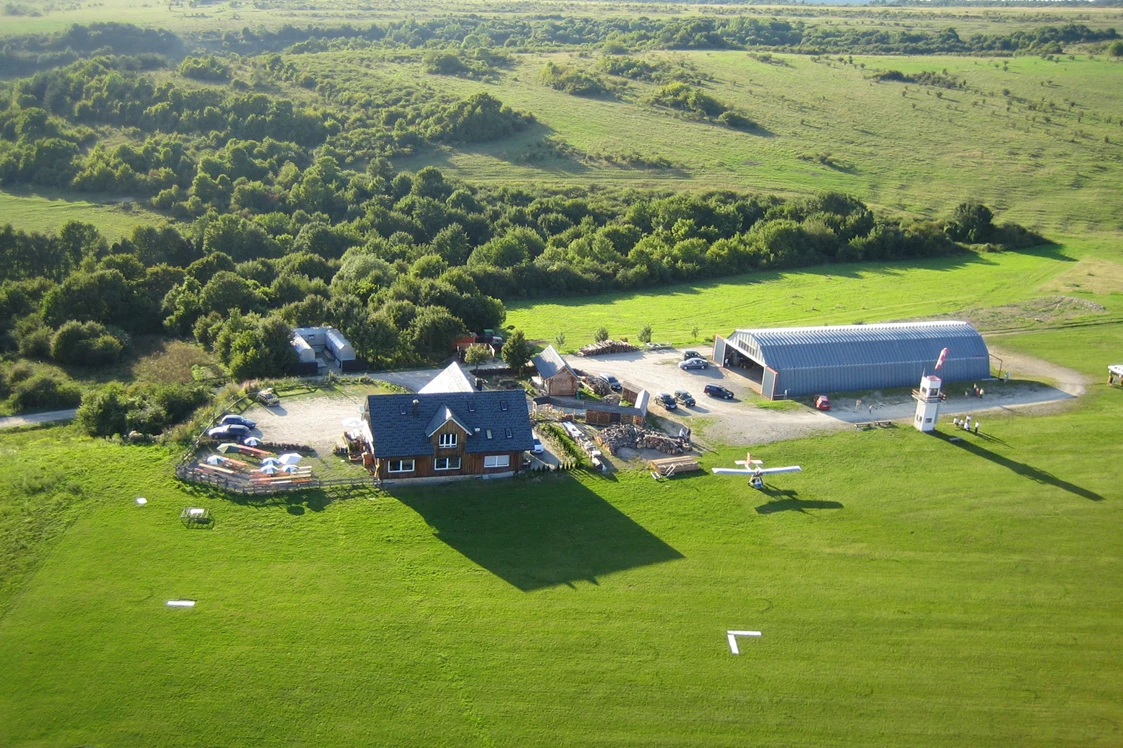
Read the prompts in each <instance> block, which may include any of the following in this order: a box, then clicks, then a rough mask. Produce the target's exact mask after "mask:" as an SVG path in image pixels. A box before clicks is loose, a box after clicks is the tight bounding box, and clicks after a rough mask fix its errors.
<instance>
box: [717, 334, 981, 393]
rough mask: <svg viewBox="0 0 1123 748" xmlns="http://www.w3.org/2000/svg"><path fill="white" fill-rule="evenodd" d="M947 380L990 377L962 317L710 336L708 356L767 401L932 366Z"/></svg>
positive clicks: (892, 382) (913, 379) (913, 375)
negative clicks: (941, 360)
mask: <svg viewBox="0 0 1123 748" xmlns="http://www.w3.org/2000/svg"><path fill="white" fill-rule="evenodd" d="M944 348H947V349H948V355H947V358H946V359H945V360H944V364H943V366H942V367H941V368H940V372H939V374H940V376H941V378H943V379H944V381H946V382H961V381H967V380H974V381H979V380H982V379H986V378H988V377H989V376H990V352H989V351H988V350H987V345H986V343H985V342H984V341H983V337H982V336H981V335H979V333H978V331H976V330H975V328H973V327H971V325H969V324H968V323H966V322H958V321H940V322H891V323H884V324H875V325H836V326H827V327H777V328H761V329H752V330H735V331H734V332H733V334H731V335H730V336H729V337H726V338H722V337H720V336H715V337H714V362H715V363H717V364H718V365H720V366H723V367H725V368H727V369H729V370H731V371H733V372H736V373H739V374H741V375H743V376H744V377H746V378H747V379H748V383H749V385H750V386H751V387H752V388H753V389H754V390H756V391H757V392H759V393H760V394H761V395H763V396H764V397H767V398H768V399H770V400H776V399H781V398H784V397H797V396H799V395H815V394H826V393H830V392H854V391H858V390H875V389H883V388H888V387H912V386H915V385H916V383H917V382H918V381H919V380H920V377H922V376H924V375H925V374H932V373H934V371H933V370H934V368H935V366H936V359H937V358H938V357H939V355H940V351H941V350H942V349H944Z"/></svg>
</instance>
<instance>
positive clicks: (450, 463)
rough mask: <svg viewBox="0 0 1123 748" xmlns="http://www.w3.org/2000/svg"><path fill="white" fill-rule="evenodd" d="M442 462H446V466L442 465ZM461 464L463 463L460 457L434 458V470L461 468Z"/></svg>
mask: <svg viewBox="0 0 1123 748" xmlns="http://www.w3.org/2000/svg"><path fill="white" fill-rule="evenodd" d="M442 462H443V463H444V464H445V467H441V466H440V463H442ZM454 462H455V464H453V463H454ZM460 465H461V462H460V458H459V457H434V458H433V469H434V470H459V469H460Z"/></svg>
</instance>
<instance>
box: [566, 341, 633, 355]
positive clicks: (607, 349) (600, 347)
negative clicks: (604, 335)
mask: <svg viewBox="0 0 1123 748" xmlns="http://www.w3.org/2000/svg"><path fill="white" fill-rule="evenodd" d="M638 350H639V348H636V347H635V346H634V345H632V344H631V343H626V342H624V341H623V340H602V341H601V342H599V343H590V344H589V345H587V346H585V347H584V348H582V349H581V350H579V351H577V354H578V355H580V356H605V355H608V354H609V353H631V352H632V351H638Z"/></svg>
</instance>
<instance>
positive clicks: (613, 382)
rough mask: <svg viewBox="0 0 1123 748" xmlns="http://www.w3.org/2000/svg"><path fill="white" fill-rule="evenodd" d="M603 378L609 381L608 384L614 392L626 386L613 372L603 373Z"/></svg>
mask: <svg viewBox="0 0 1123 748" xmlns="http://www.w3.org/2000/svg"><path fill="white" fill-rule="evenodd" d="M601 379H603V380H604V381H606V382H608V386H609V387H611V388H612V391H613V392H619V391H620V390H622V389H623V388H624V386H623V385H622V384H620V380H619V379H617V378H616V377H614V376H612V375H611V374H601Z"/></svg>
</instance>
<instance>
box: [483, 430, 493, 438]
mask: <svg viewBox="0 0 1123 748" xmlns="http://www.w3.org/2000/svg"><path fill="white" fill-rule="evenodd" d="M484 433H485V434H486V435H487V438H488V439H490V438H491V429H487V430H486V431H484Z"/></svg>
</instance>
